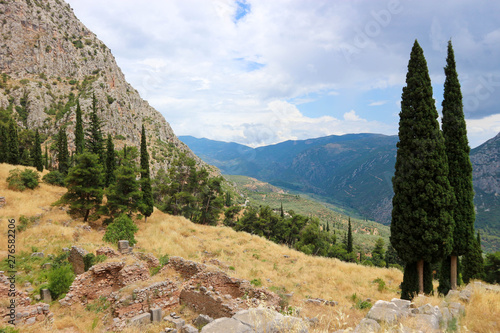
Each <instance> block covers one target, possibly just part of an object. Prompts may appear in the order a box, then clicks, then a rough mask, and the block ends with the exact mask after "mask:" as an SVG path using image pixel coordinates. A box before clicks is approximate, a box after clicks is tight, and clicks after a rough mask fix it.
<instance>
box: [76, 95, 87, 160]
mask: <svg viewBox="0 0 500 333" xmlns="http://www.w3.org/2000/svg"><path fill="white" fill-rule="evenodd" d="M75 147H76V153H77V154H81V153H83V150H84V149H85V135H84V133H83V122H82V109H81V108H80V100H77V101H76V125H75Z"/></svg>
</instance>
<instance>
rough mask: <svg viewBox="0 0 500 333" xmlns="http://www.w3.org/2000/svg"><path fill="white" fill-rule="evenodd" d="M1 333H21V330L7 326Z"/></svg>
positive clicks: (0, 330)
mask: <svg viewBox="0 0 500 333" xmlns="http://www.w3.org/2000/svg"><path fill="white" fill-rule="evenodd" d="M0 333H19V329H17V328H14V327H12V326H5V327H3V328H0Z"/></svg>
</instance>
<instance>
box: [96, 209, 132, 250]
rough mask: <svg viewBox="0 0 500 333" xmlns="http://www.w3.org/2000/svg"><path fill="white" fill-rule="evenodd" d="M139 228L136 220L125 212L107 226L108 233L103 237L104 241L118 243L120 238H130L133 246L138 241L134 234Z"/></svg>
mask: <svg viewBox="0 0 500 333" xmlns="http://www.w3.org/2000/svg"><path fill="white" fill-rule="evenodd" d="M138 230H139V228H138V227H137V226H136V225H135V223H134V221H132V219H131V218H130V217H128V216H127V215H125V214H122V215H120V216H119V217H117V218H115V219H114V220H113V222H112V223H110V224H109V225H108V227H107V228H106V233H105V234H104V237H103V238H102V240H103V241H105V242H109V243H113V244H117V243H118V241H120V240H128V241H129V244H130V245H131V246H133V245H134V244H135V243H137V241H136V240H135V238H134V234H135V233H136V232H137V231H138Z"/></svg>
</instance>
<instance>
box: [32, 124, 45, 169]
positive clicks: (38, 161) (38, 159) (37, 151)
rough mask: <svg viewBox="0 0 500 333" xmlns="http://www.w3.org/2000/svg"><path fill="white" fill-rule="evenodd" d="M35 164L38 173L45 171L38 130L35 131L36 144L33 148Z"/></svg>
mask: <svg viewBox="0 0 500 333" xmlns="http://www.w3.org/2000/svg"><path fill="white" fill-rule="evenodd" d="M33 164H34V166H35V168H36V169H37V170H38V171H40V172H42V171H43V158H42V146H41V143H40V134H39V133H38V129H37V130H36V131H35V144H34V146H33Z"/></svg>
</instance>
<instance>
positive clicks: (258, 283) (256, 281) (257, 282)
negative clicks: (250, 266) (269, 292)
mask: <svg viewBox="0 0 500 333" xmlns="http://www.w3.org/2000/svg"><path fill="white" fill-rule="evenodd" d="M250 283H251V284H252V285H253V286H254V287H261V286H262V281H261V280H260V279H253V280H252V281H250Z"/></svg>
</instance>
